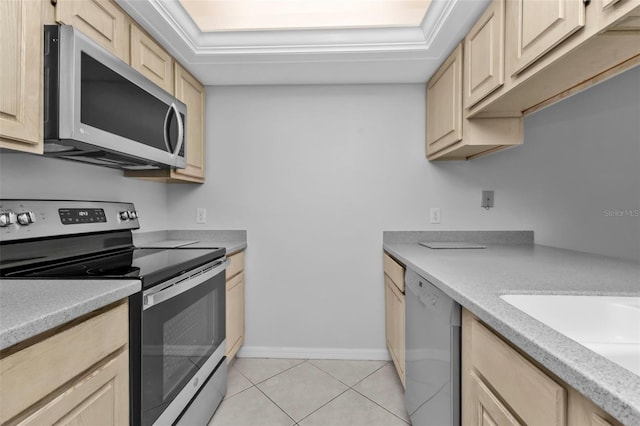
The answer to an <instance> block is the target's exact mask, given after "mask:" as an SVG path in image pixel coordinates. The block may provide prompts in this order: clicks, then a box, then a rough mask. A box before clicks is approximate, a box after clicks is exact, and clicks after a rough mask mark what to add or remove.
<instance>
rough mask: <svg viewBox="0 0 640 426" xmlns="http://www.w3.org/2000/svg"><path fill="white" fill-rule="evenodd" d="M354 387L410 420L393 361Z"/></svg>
mask: <svg viewBox="0 0 640 426" xmlns="http://www.w3.org/2000/svg"><path fill="white" fill-rule="evenodd" d="M353 389H355V390H356V391H358V392H360V393H361V394H363V395H364V396H366V397H367V398H369V399H371V400H372V401H374V402H376V403H377V404H379V405H381V406H383V407H384V408H386V409H387V410H389V411H391V412H392V413H393V414H395V415H397V416H399V417H401V418H403V419H404V420H406V421H407V422H408V421H409V416H408V415H407V410H406V408H405V406H404V390H403V388H402V383H400V378H398V373H396V370H395V368H394V366H393V364H392V363H387V365H385V366H384V367H382V368H381V369H379V370H378V371H376V372H375V373H373V374H372V375H370V376H369V377H367V378H366V379H364V380H363V381H361V382H360V383H358V384H357V385H355V386H354V387H353Z"/></svg>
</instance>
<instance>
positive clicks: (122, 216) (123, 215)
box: [120, 211, 129, 220]
mask: <svg viewBox="0 0 640 426" xmlns="http://www.w3.org/2000/svg"><path fill="white" fill-rule="evenodd" d="M120 219H121V220H129V212H127V211H124V212H120Z"/></svg>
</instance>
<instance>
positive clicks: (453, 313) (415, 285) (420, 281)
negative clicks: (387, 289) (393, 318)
mask: <svg viewBox="0 0 640 426" xmlns="http://www.w3.org/2000/svg"><path fill="white" fill-rule="evenodd" d="M405 287H406V289H405V293H406V296H407V297H417V298H418V301H420V303H422V304H423V305H424V306H425V309H429V310H433V311H434V313H438V312H439V313H440V314H441V315H448V316H449V321H450V323H451V325H453V326H460V325H461V319H460V315H461V313H460V305H459V304H458V303H456V302H455V301H454V300H453V299H452V298H451V297H450V296H448V295H447V294H446V293H445V292H443V291H442V290H440V289H439V288H438V287H436V286H435V285H433V284H431V282H429V280H427V279H426V278H424V277H422V276H420V275H418V274H417V273H415V272H414V271H412V270H411V269H407V272H406V274H405ZM409 292H410V293H412V294H411V295H410V296H409Z"/></svg>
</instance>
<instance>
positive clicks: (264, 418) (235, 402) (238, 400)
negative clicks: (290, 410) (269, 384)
mask: <svg viewBox="0 0 640 426" xmlns="http://www.w3.org/2000/svg"><path fill="white" fill-rule="evenodd" d="M294 423H295V422H294V421H293V420H292V419H291V418H290V417H289V416H287V415H286V414H285V413H284V412H283V411H282V410H281V409H280V408H278V407H277V406H276V405H275V404H274V403H273V402H271V401H269V398H267V397H266V396H264V395H263V394H262V392H260V391H259V390H258V389H256V388H255V387H254V388H249V389H247V390H245V391H243V392H240V393H238V394H236V395H234V396H232V397H230V398H228V399H225V400H224V401H222V404H220V406H219V407H218V410H217V411H216V413H215V414H214V415H213V418H212V419H211V421H210V422H209V426H291V425H293V424H294Z"/></svg>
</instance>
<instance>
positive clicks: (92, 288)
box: [0, 279, 141, 350]
mask: <svg viewBox="0 0 640 426" xmlns="http://www.w3.org/2000/svg"><path fill="white" fill-rule="evenodd" d="M140 288H141V285H140V281H138V280H46V279H42V280H40V279H39V280H17V279H13V280H11V279H10V280H4V279H3V280H0V350H1V349H5V348H8V347H9V346H12V345H15V344H16V343H19V342H22V341H23V340H26V339H28V338H30V337H33V336H35V335H37V334H40V333H42V332H45V331H47V330H50V329H52V328H54V327H57V326H59V325H62V324H64V323H66V322H69V321H71V320H73V319H75V318H78V317H81V316H82V315H84V314H87V313H89V312H91V311H94V310H96V309H99V308H102V307H103V306H107V305H108V304H110V303H113V302H116V301H118V300H120V299H123V298H125V297H127V296H129V295H131V294H133V293H136V292H138V291H140Z"/></svg>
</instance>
